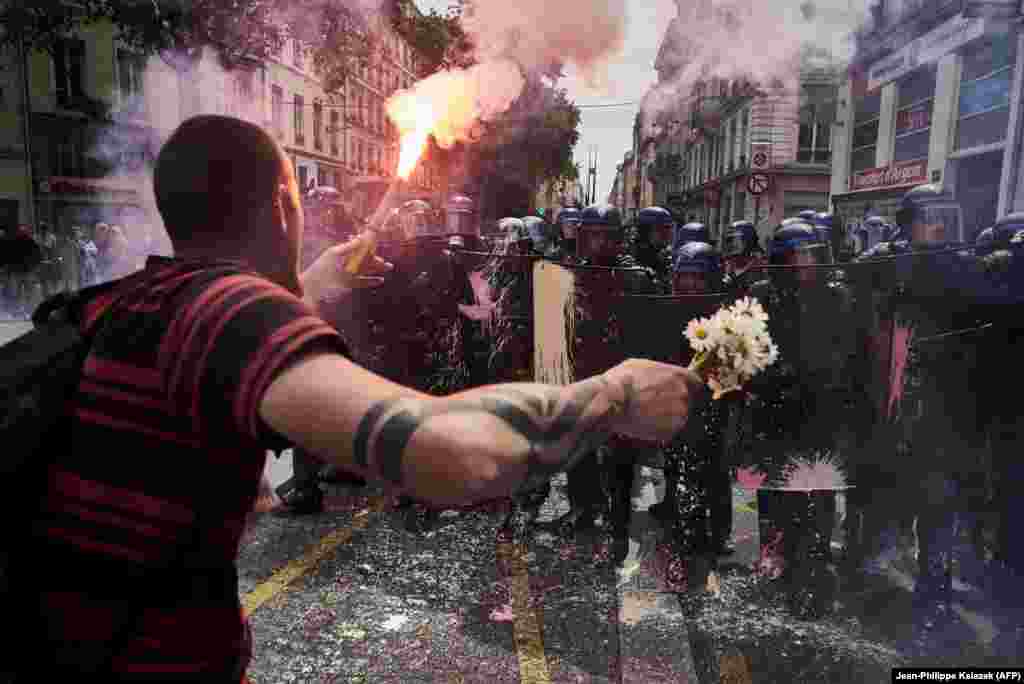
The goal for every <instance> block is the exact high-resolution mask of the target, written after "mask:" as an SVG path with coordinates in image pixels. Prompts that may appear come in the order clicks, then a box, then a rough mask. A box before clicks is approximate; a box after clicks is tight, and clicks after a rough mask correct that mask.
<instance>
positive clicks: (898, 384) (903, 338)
mask: <svg viewBox="0 0 1024 684" xmlns="http://www.w3.org/2000/svg"><path fill="white" fill-rule="evenodd" d="M895 328H896V331H895V333H894V334H893V338H894V339H893V345H892V346H893V358H892V376H891V377H890V378H889V404H888V406H887V407H886V417H888V418H892V416H893V412H894V410H895V408H896V406H897V405H898V404H899V401H900V399H902V398H903V371H904V369H905V368H906V367H907V349H909V347H910V340H911V338H912V337H913V330H912V329H910V328H907V327H905V326H902V325H897V326H895Z"/></svg>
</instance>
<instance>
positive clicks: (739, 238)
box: [723, 221, 761, 257]
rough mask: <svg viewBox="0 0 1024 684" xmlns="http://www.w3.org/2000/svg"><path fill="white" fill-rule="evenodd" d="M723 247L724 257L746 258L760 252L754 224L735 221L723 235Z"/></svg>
mask: <svg viewBox="0 0 1024 684" xmlns="http://www.w3.org/2000/svg"><path fill="white" fill-rule="evenodd" d="M723 247H724V249H723V251H724V252H725V256H726V257H737V256H748V255H750V254H752V253H754V252H757V251H760V248H761V246H760V245H759V244H758V241H757V230H756V229H755V228H754V224H753V223H751V222H750V221H735V222H734V223H733V224H732V225H731V226H729V231H728V232H727V233H726V234H725V243H724V245H723Z"/></svg>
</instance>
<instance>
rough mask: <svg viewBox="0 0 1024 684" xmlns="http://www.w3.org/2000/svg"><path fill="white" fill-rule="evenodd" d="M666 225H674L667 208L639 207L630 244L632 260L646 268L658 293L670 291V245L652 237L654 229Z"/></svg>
mask: <svg viewBox="0 0 1024 684" xmlns="http://www.w3.org/2000/svg"><path fill="white" fill-rule="evenodd" d="M666 226H674V222H673V220H672V214H671V213H670V212H669V211H668V210H666V209H663V208H661V207H646V208H644V209H641V210H640V212H639V213H638V214H637V220H636V226H635V228H634V234H633V241H632V244H631V245H630V247H631V250H630V251H631V253H632V257H633V260H634V261H635V262H636V264H637V265H638V266H639V267H640V268H644V269H647V271H648V274H649V277H650V278H651V279H652V281H653V282H654V286H655V289H656V291H657V293H658V294H669V293H671V291H672V246H671V245H670V244H668V245H661V244H658V243H657V242H656V241H655V240H654V239H653V237H654V235H653V233H654V231H656V230H657V229H658V228H663V227H666ZM673 237H674V235H673Z"/></svg>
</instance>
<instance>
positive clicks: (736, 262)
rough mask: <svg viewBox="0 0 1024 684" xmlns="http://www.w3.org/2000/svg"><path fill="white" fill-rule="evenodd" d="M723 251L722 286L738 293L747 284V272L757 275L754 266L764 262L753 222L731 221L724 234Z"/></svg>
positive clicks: (758, 272) (757, 272) (762, 251)
mask: <svg viewBox="0 0 1024 684" xmlns="http://www.w3.org/2000/svg"><path fill="white" fill-rule="evenodd" d="M723 252H724V268H723V270H724V271H725V275H724V277H723V286H724V287H725V288H726V289H727V290H728V291H730V292H735V293H738V292H740V291H742V290H743V289H745V288H746V287H747V285H748V283H747V282H746V280H747V274H748V273H753V274H754V275H759V274H760V271H758V270H757V269H756V268H755V267H756V266H759V265H763V264H764V263H765V255H764V250H762V249H761V243H760V242H759V241H758V239H757V230H756V229H755V228H754V224H753V223H751V222H750V221H735V222H733V224H732V225H731V226H729V230H728V231H727V232H726V234H725V240H724V245H723ZM751 269H754V270H753V271H751Z"/></svg>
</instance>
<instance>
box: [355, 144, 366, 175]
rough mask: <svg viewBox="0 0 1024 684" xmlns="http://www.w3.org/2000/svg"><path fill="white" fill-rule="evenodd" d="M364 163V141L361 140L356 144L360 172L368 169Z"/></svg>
mask: <svg viewBox="0 0 1024 684" xmlns="http://www.w3.org/2000/svg"><path fill="white" fill-rule="evenodd" d="M363 162H364V159H363V141H362V140H360V141H359V142H358V143H357V144H356V166H357V167H358V168H359V170H360V171H362V170H363V169H365V168H366V165H365V164H364V163H363Z"/></svg>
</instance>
